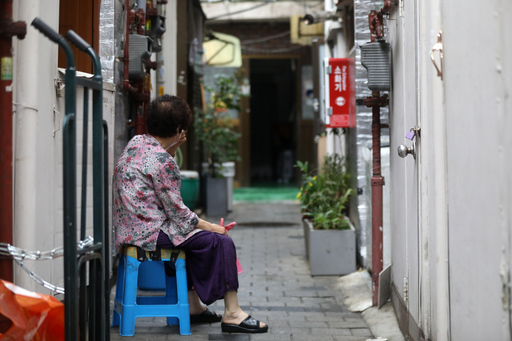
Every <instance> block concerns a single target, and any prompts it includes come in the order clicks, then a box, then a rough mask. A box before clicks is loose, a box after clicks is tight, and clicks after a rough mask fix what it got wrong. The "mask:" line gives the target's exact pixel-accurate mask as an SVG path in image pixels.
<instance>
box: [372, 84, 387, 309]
mask: <svg viewBox="0 0 512 341" xmlns="http://www.w3.org/2000/svg"><path fill="white" fill-rule="evenodd" d="M372 95H373V97H376V98H378V97H379V92H378V91H373V92H372ZM372 138H373V141H372V142H373V143H372V152H373V175H372V180H371V184H372V287H373V291H372V292H373V295H372V303H373V305H374V306H376V305H378V304H379V295H378V293H379V274H380V273H381V271H382V268H383V264H384V262H383V260H382V258H383V256H382V255H383V252H382V251H383V250H382V242H383V233H382V231H383V228H382V225H383V224H382V185H383V184H384V177H382V174H381V155H380V106H378V105H374V106H373V107H372Z"/></svg>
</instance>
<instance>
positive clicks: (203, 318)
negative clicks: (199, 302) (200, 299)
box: [190, 308, 222, 323]
mask: <svg viewBox="0 0 512 341" xmlns="http://www.w3.org/2000/svg"><path fill="white" fill-rule="evenodd" d="M221 320H222V316H220V315H219V314H217V313H216V312H213V311H211V310H209V309H208V308H206V310H205V311H203V312H202V313H201V314H197V315H190V323H215V322H220V321H221Z"/></svg>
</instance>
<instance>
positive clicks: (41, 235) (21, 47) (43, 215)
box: [13, 0, 115, 293]
mask: <svg viewBox="0 0 512 341" xmlns="http://www.w3.org/2000/svg"><path fill="white" fill-rule="evenodd" d="M13 9H14V13H13V14H14V20H15V21H17V20H22V21H25V22H26V23H27V35H26V37H25V39H24V40H17V39H13V48H14V54H13V55H14V58H13V59H14V68H15V73H14V82H13V84H14V89H13V102H14V110H13V112H14V116H13V121H14V136H15V141H14V154H15V155H14V238H13V239H14V241H13V243H14V245H15V246H17V247H21V248H23V249H25V250H30V251H36V250H40V251H49V250H51V249H54V248H56V247H61V246H63V231H62V223H63V210H62V123H63V118H64V114H65V110H64V99H63V98H58V97H57V94H56V89H55V86H54V80H55V79H57V78H58V77H59V73H58V69H57V52H58V45H57V44H55V43H53V42H51V41H50V40H49V39H48V38H46V37H45V36H43V35H42V34H41V33H40V32H39V31H38V30H36V29H35V28H34V27H33V26H31V25H30V24H31V22H32V20H33V19H34V18H35V17H39V18H40V19H42V20H43V21H44V22H45V23H47V24H48V25H49V26H50V27H52V28H53V29H54V30H56V31H58V18H59V1H58V0H53V1H44V2H43V1H33V2H27V1H14V4H13ZM82 93H83V91H82V89H80V88H79V89H78V91H77V117H78V119H79V120H80V118H81V117H82V116H81V115H82V101H81V100H80V99H81V98H83V97H82V96H83V95H82ZM103 93H104V98H103V117H104V119H105V120H106V121H107V122H108V124H109V132H110V134H109V141H110V142H109V147H110V148H109V149H110V150H109V156H110V164H112V160H113V148H112V146H113V139H114V134H112V131H113V123H112V122H113V116H114V111H115V106H114V87H113V85H112V84H105V86H104V92H103ZM91 97H92V96H90V97H89V98H91ZM91 107H92V105H91V104H90V105H89V108H91ZM77 133H78V134H77V135H78V136H79V138H80V136H81V128H79V127H77ZM89 134H91V129H89ZM89 144H91V138H89ZM80 157H81V144H80V143H77V160H80ZM79 163H80V161H79ZM88 163H89V164H90V163H91V147H90V146H89V161H88ZM90 168H91V167H89V171H88V173H89V183H91V181H92V180H91V178H92V170H91V169H90ZM80 169H81V168H80V164H79V165H77V172H78V171H79V170H80ZM111 172H112V169H110V173H111ZM77 184H78V185H80V177H79V176H78V180H77ZM79 187H80V186H79ZM79 189H80V188H78V190H79ZM90 190H91V189H89V200H88V204H87V205H88V210H87V212H88V217H87V220H88V223H89V224H88V225H90V223H91V222H92V212H91V209H90V207H91V206H92V200H91V199H92V197H91V195H90ZM78 199H79V198H77V200H78ZM79 202H80V201H79V200H78V203H79ZM78 217H79V213H78ZM90 234H92V233H90ZM78 235H79V234H78ZM26 264H27V266H28V268H29V269H31V270H32V271H34V272H35V273H36V274H37V275H39V276H41V277H42V278H43V279H44V280H46V281H48V282H50V283H51V284H54V285H57V286H63V282H64V280H63V259H62V258H58V259H56V260H53V261H37V262H34V261H32V262H26ZM14 270H15V272H14V280H15V282H16V284H17V285H19V286H21V287H24V288H26V289H29V290H33V291H37V292H42V293H49V292H48V290H46V289H44V288H43V287H42V286H40V285H38V284H36V283H35V282H34V281H33V280H32V279H30V278H29V276H28V275H27V274H26V273H25V272H24V271H23V270H22V269H21V268H20V267H19V266H17V265H15V268H14Z"/></svg>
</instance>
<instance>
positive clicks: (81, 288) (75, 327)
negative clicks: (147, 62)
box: [32, 18, 110, 340]
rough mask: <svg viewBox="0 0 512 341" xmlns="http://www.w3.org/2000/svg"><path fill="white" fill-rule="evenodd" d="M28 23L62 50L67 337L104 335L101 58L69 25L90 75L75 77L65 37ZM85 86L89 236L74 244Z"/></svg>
mask: <svg viewBox="0 0 512 341" xmlns="http://www.w3.org/2000/svg"><path fill="white" fill-rule="evenodd" d="M32 25H33V26H34V27H36V28H37V29H38V30H39V31H40V32H41V33H43V34H44V35H45V36H46V37H48V38H49V39H50V40H51V41H53V42H55V43H57V44H58V45H59V47H60V48H62V49H63V50H64V52H65V54H66V60H67V64H66V65H67V67H66V76H65V117H64V123H63V127H62V129H63V186H64V197H63V199H64V288H65V298H64V306H65V336H66V340H79V339H80V340H88V339H89V340H108V339H109V335H110V333H109V328H108V327H107V326H108V320H109V315H110V310H109V309H110V305H109V299H110V281H109V277H110V266H109V257H110V255H109V235H108V228H107V227H108V225H109V222H108V135H107V133H108V132H107V123H106V122H105V121H104V120H103V110H102V105H103V103H102V102H103V94H102V89H103V88H102V86H103V84H102V83H103V82H102V77H101V64H100V61H99V58H98V56H97V54H96V52H94V50H93V49H92V47H91V46H90V45H89V44H88V43H87V42H85V41H84V40H83V39H82V38H81V37H80V36H79V35H78V34H76V33H75V32H73V31H72V30H69V31H68V32H67V33H66V38H67V39H68V40H69V41H70V42H71V43H72V44H73V45H75V46H76V47H77V48H78V49H79V50H80V51H81V52H83V53H86V54H87V55H88V56H89V57H90V58H91V61H92V63H93V67H94V76H93V77H92V79H83V78H76V68H75V59H74V56H73V51H72V50H71V47H70V46H69V44H68V43H67V42H66V40H65V39H64V38H63V37H62V36H61V35H60V34H58V33H57V32H55V31H54V30H53V29H52V28H50V27H49V26H48V25H47V24H45V23H44V22H43V21H42V20H40V19H39V18H36V19H34V21H33V22H32ZM77 84H79V85H81V86H83V88H84V95H83V97H84V102H83V121H82V122H83V127H82V129H83V135H82V139H83V140H82V146H83V149H82V170H81V171H82V174H81V179H82V185H81V193H80V194H81V196H80V200H81V203H80V240H84V239H85V238H86V236H85V233H86V202H87V146H88V141H87V140H88V123H89V93H90V92H92V162H93V167H92V173H93V174H92V182H93V230H94V232H93V238H94V242H93V244H92V245H91V246H88V247H85V248H83V249H79V250H77V247H76V245H77V244H76V243H77V228H78V224H77V202H76V201H77V174H76V165H77V160H76V159H77V157H76V145H77V143H76V142H77V141H76V139H77V137H76V126H77V116H76V85H77Z"/></svg>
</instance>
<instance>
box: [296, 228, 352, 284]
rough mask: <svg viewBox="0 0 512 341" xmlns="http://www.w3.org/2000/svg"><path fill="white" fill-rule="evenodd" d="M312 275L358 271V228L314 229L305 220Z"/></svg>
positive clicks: (343, 273)
mask: <svg viewBox="0 0 512 341" xmlns="http://www.w3.org/2000/svg"><path fill="white" fill-rule="evenodd" d="M303 226H304V239H305V241H306V256H307V258H308V259H309V265H310V268H311V276H322V275H338V276H339V275H346V274H349V273H352V272H354V271H356V230H355V228H354V227H353V226H352V224H351V225H350V227H351V228H350V230H314V229H313V225H312V224H311V223H310V222H309V220H307V219H304V220H303Z"/></svg>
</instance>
